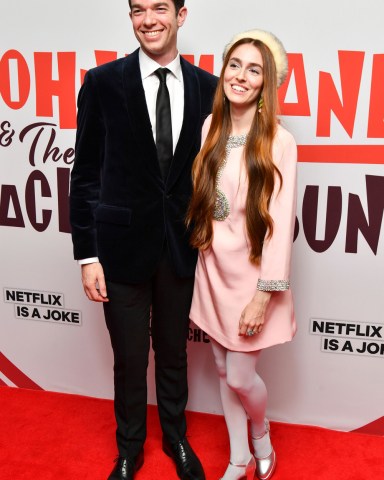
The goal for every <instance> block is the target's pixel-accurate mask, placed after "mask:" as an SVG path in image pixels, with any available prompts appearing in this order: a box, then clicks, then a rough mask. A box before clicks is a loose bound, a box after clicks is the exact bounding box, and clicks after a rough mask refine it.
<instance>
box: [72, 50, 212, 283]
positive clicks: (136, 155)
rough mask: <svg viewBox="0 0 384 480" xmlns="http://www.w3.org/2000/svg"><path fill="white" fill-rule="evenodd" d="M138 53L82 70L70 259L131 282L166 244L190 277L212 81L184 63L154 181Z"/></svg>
mask: <svg viewBox="0 0 384 480" xmlns="http://www.w3.org/2000/svg"><path fill="white" fill-rule="evenodd" d="M138 52H139V51H138V50H136V51H135V52H133V53H132V54H130V55H129V56H128V57H126V58H123V59H119V60H116V61H113V62H110V63H107V64H105V65H102V66H99V67H96V68H93V69H91V70H89V71H88V73H87V75H86V77H85V80H84V84H83V86H82V87H81V89H80V92H79V97H78V125H77V135H76V147H75V161H74V166H73V170H72V174H71V188H70V218H71V225H72V240H73V245H74V257H75V259H83V258H90V257H99V260H100V262H101V264H102V266H103V269H104V273H105V276H106V278H107V279H108V280H111V281H115V282H122V283H138V282H143V281H146V280H148V279H149V278H150V276H151V275H152V274H153V272H154V271H155V269H156V266H157V263H158V261H159V258H160V255H161V253H162V249H163V245H164V241H165V239H166V242H167V248H168V251H169V255H170V258H171V261H172V263H173V266H174V268H175V271H176V273H177V274H178V275H179V276H180V277H188V276H192V275H193V274H194V270H195V264H196V258H197V252H196V251H194V250H192V249H191V247H190V245H189V232H188V231H187V230H186V228H185V223H184V219H185V213H186V209H187V206H188V202H189V199H190V195H191V189H192V184H191V167H192V163H193V160H194V158H195V156H196V154H197V153H198V151H199V148H200V143H201V128H202V124H203V122H204V120H205V118H206V117H207V116H208V114H209V113H210V112H211V109H212V100H213V95H214V91H215V88H216V85H217V78H216V77H215V76H213V75H211V74H209V73H207V72H205V71H204V70H202V69H200V68H198V67H195V66H193V65H191V64H190V63H188V62H187V61H186V60H184V59H183V58H181V59H180V61H181V68H182V72H183V79H184V118H183V123H182V128H181V132H180V138H179V141H178V143H177V146H176V150H175V153H174V157H173V160H172V164H171V167H170V171H169V175H168V178H167V181H166V182H164V181H163V179H162V176H161V172H160V167H159V162H158V158H157V151H156V145H155V142H154V138H153V134H152V127H151V123H150V119H149V114H148V109H147V105H146V100H145V93H144V88H143V85H142V80H141V74H140V66H139V55H138Z"/></svg>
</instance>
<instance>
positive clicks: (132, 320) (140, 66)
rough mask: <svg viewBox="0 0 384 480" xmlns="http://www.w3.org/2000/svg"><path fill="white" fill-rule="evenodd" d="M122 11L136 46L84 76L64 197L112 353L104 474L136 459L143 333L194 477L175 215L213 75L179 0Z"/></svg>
mask: <svg viewBox="0 0 384 480" xmlns="http://www.w3.org/2000/svg"><path fill="white" fill-rule="evenodd" d="M129 5H130V9H131V11H130V17H131V20H132V25H133V29H134V32H135V35H136V38H137V39H138V41H139V43H140V48H139V49H138V50H136V51H135V52H133V53H132V54H130V55H129V56H128V57H126V58H123V59H119V60H117V61H114V62H111V63H108V64H106V65H102V66H100V67H97V68H94V69H91V70H90V71H89V72H88V73H87V75H86V78H85V81H84V85H83V86H82V88H81V91H80V93H79V101H78V107H79V109H78V130H77V137H76V158H75V163H74V167H73V171H72V178H71V194H70V201H71V223H72V237H73V244H74V254H75V258H76V259H77V260H78V261H79V263H80V264H81V269H82V282H83V286H84V290H85V292H86V294H87V297H88V298H89V299H90V300H93V301H95V302H102V303H103V306H104V313H105V319H106V324H107V327H108V330H109V333H110V337H111V343H112V348H113V352H114V382H115V402H114V406H115V415H116V421H117V432H116V439H117V447H118V452H119V457H118V459H117V461H116V465H115V467H114V469H113V471H112V473H111V475H110V476H109V477H108V478H109V480H114V479H133V478H134V475H135V472H136V471H137V470H138V469H139V468H140V467H141V466H142V464H143V461H144V455H143V445H144V441H145V437H146V404H147V383H146V374H147V365H148V352H149V347H150V327H151V335H152V346H153V349H154V352H155V379H156V393H157V402H158V409H159V416H160V422H161V427H162V431H163V450H164V452H165V453H166V454H167V455H169V456H170V457H171V458H172V459H173V460H174V462H175V464H176V470H177V474H178V476H179V477H180V478H182V479H187V480H192V479H196V480H202V479H204V478H205V476H204V472H203V468H202V466H201V463H200V461H199V460H198V458H197V457H196V455H195V453H194V452H193V450H192V448H191V446H190V445H189V443H188V441H187V440H186V421H185V413H184V411H185V406H186V403H187V396H188V387H187V356H186V343H187V333H188V324H189V309H190V303H191V297H192V288H193V276H194V271H195V264H196V257H197V252H196V251H193V250H192V249H191V248H190V246H189V232H188V231H187V230H186V229H185V224H184V217H185V212H186V209H187V206H188V201H189V198H190V193H191V166H192V162H193V159H194V157H195V156H196V154H197V152H198V150H199V148H200V141H201V127H202V123H203V121H204V119H205V118H206V117H207V115H208V114H209V113H210V111H211V106H212V98H213V94H214V90H215V87H216V78H215V77H214V76H212V75H210V74H208V73H207V72H204V71H203V70H201V69H199V68H197V67H194V66H192V65H191V64H189V63H188V62H186V61H185V60H184V59H183V58H181V57H180V55H179V53H178V50H177V46H176V42H177V32H178V29H179V28H180V27H181V26H182V25H183V23H184V21H185V19H186V16H187V9H186V7H185V6H184V0H158V1H154V0H132V1H129ZM159 67H167V69H168V71H167V74H166V85H167V87H168V91H169V100H170V102H168V105H169V103H170V107H171V114H172V121H171V122H168V124H169V123H171V124H172V131H171V133H170V137H171V140H170V145H172V147H170V148H171V157H170V158H171V162H170V165H168V166H167V167H166V169H165V170H164V168H161V167H162V166H161V165H160V164H159V158H160V154H159V156H158V150H157V147H156V135H158V136H159V137H160V133H159V134H157V133H156V98H157V92H158V89H159V83H160V81H159V78H158V76H157V73H155V71H156V70H157V69H158V68H159ZM158 123H159V124H160V122H158ZM168 127H170V125H168ZM172 148H173V152H172ZM172 153H173V155H172ZM151 308H152V321H151V325H150V309H151Z"/></svg>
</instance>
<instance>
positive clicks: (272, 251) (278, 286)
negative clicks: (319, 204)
mask: <svg viewBox="0 0 384 480" xmlns="http://www.w3.org/2000/svg"><path fill="white" fill-rule="evenodd" d="M273 160H274V162H275V165H276V166H277V167H278V169H279V171H280V173H281V176H282V179H283V183H282V186H281V189H280V181H279V178H278V176H277V174H276V176H275V188H274V192H273V194H272V197H271V200H270V204H269V213H270V215H271V217H272V219H273V234H272V237H271V238H269V239H266V240H265V242H264V245H263V251H262V255H261V264H260V278H259V280H258V284H257V289H258V290H264V291H274V290H276V291H281V290H288V289H289V272H290V263H291V251H292V243H293V235H294V228H295V219H296V170H297V168H296V166H297V147H296V142H295V140H294V138H293V137H292V135H291V134H290V133H289V132H287V131H286V130H284V129H283V128H282V127H279V131H278V134H277V135H276V138H275V140H274V144H273Z"/></svg>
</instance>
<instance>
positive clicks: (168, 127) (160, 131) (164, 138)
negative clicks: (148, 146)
mask: <svg viewBox="0 0 384 480" xmlns="http://www.w3.org/2000/svg"><path fill="white" fill-rule="evenodd" d="M168 72H169V70H168V69H167V68H158V69H157V70H156V71H155V75H156V76H157V77H158V79H159V80H160V85H159V90H158V92H157V98H156V147H157V156H158V159H159V164H160V170H161V174H162V176H163V179H164V180H166V178H167V175H168V170H169V167H170V165H171V161H172V157H173V142H172V119H171V104H170V101H169V92H168V87H167V73H168Z"/></svg>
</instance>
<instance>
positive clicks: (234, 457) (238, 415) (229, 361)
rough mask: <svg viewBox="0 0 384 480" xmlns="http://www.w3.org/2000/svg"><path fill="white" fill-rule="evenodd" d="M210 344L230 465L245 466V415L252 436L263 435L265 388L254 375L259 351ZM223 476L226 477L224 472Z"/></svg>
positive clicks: (246, 460)
mask: <svg viewBox="0 0 384 480" xmlns="http://www.w3.org/2000/svg"><path fill="white" fill-rule="evenodd" d="M211 344H212V350H213V355H214V358H215V363H216V368H217V371H218V374H219V379H220V395H221V402H222V405H223V411H224V417H225V421H226V424H227V428H228V434H229V443H230V449H231V456H230V460H231V463H232V464H234V465H242V464H246V463H247V462H248V461H249V459H250V458H251V452H250V450H249V443H248V420H247V415H248V416H249V418H250V420H251V429H252V435H253V436H257V435H261V434H263V433H264V432H265V423H264V418H265V410H266V404H267V389H266V386H265V384H264V382H263V380H262V379H261V378H260V377H259V375H258V374H257V373H256V364H257V362H258V359H259V357H260V353H261V350H258V351H255V352H232V351H230V350H227V349H226V348H224V347H223V346H221V345H220V344H218V343H217V342H216V341H215V340H213V339H212V338H211ZM230 467H231V466H229V467H228V469H230ZM227 473H228V474H229V475H228V478H230V472H228V470H227V472H226V474H227ZM226 476H227V475H224V477H223V479H225V478H226Z"/></svg>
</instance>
